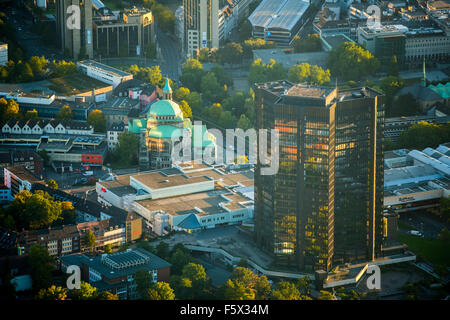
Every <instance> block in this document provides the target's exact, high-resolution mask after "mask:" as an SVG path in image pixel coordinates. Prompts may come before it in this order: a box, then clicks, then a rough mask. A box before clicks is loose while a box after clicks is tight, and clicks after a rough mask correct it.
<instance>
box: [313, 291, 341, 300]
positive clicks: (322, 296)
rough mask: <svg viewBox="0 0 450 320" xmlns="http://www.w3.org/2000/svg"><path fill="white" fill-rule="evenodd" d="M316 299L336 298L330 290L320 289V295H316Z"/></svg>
mask: <svg viewBox="0 0 450 320" xmlns="http://www.w3.org/2000/svg"><path fill="white" fill-rule="evenodd" d="M317 300H336V299H335V297H334V296H333V294H332V293H331V292H330V291H326V290H320V295H319V296H318V297H317Z"/></svg>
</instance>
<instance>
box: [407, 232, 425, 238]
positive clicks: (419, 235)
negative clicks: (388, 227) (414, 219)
mask: <svg viewBox="0 0 450 320" xmlns="http://www.w3.org/2000/svg"><path fill="white" fill-rule="evenodd" d="M408 234H410V235H413V236H418V237H423V234H422V233H421V232H420V231H417V230H410V231H408Z"/></svg>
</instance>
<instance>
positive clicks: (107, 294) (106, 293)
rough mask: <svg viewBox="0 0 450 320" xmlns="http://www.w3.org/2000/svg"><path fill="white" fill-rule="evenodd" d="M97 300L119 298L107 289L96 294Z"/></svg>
mask: <svg viewBox="0 0 450 320" xmlns="http://www.w3.org/2000/svg"><path fill="white" fill-rule="evenodd" d="M98 300H119V297H118V296H117V294H113V293H111V292H109V291H103V292H101V293H100V294H99V295H98Z"/></svg>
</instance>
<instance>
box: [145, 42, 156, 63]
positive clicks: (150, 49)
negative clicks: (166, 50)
mask: <svg viewBox="0 0 450 320" xmlns="http://www.w3.org/2000/svg"><path fill="white" fill-rule="evenodd" d="M145 57H146V58H150V59H156V45H155V44H154V43H153V42H150V43H149V44H148V45H147V47H146V48H145Z"/></svg>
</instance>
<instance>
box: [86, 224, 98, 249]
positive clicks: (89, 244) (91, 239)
mask: <svg viewBox="0 0 450 320" xmlns="http://www.w3.org/2000/svg"><path fill="white" fill-rule="evenodd" d="M83 241H84V246H85V247H86V248H89V250H92V249H93V248H94V246H95V244H96V243H97V239H96V238H95V234H94V233H93V232H92V230H91V229H87V230H86V233H85V234H84V237H83Z"/></svg>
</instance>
